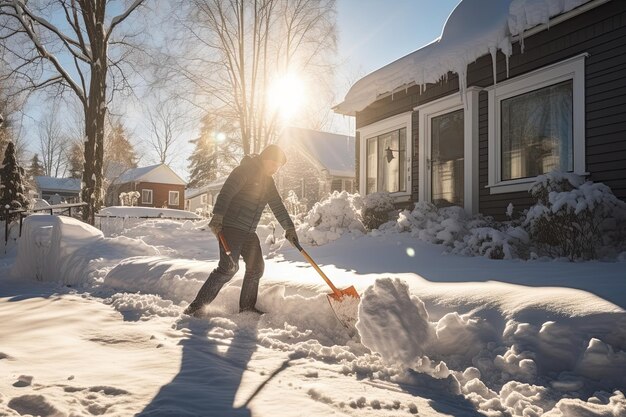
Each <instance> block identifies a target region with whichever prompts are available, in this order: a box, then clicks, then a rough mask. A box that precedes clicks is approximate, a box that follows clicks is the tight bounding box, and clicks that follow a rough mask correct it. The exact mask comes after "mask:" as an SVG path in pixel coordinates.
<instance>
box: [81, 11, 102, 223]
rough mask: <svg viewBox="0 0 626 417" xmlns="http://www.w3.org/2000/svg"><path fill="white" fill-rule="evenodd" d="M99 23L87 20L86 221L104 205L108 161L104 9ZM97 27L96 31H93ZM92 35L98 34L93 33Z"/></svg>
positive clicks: (97, 20)
mask: <svg viewBox="0 0 626 417" xmlns="http://www.w3.org/2000/svg"><path fill="white" fill-rule="evenodd" d="M96 9H97V11H98V12H99V13H95V14H94V16H95V18H96V21H95V22H93V21H92V22H87V24H86V26H87V31H88V33H89V35H90V36H89V37H90V39H91V47H92V53H93V60H92V63H91V76H90V82H89V94H88V96H87V97H88V99H87V105H86V106H85V165H84V170H83V184H82V200H83V202H85V203H87V206H86V207H85V209H84V210H83V221H85V222H88V223H89V224H91V225H94V224H95V214H96V213H97V212H98V211H99V210H100V208H101V207H102V205H103V190H102V179H103V172H102V166H103V162H104V121H105V115H106V76H107V68H108V67H107V65H106V64H107V61H106V60H107V43H106V41H105V39H104V36H99V35H100V34H102V33H104V29H103V27H104V25H103V20H104V8H103V7H101V8H96ZM92 29H93V31H92ZM92 34H93V35H94V36H92Z"/></svg>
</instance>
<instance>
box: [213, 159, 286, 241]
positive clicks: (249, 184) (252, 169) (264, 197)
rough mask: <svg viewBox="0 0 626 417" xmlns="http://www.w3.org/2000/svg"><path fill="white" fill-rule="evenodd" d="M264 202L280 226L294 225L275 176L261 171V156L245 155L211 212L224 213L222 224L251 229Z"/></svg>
mask: <svg viewBox="0 0 626 417" xmlns="http://www.w3.org/2000/svg"><path fill="white" fill-rule="evenodd" d="M267 204H269V206H270V208H271V209H272V212H273V213H274V216H275V217H276V220H278V222H279V223H280V225H281V226H282V227H283V229H285V230H287V229H289V228H293V227H294V225H293V222H292V221H291V218H290V217H289V213H288V212H287V209H286V208H285V205H284V204H283V200H282V199H281V198H280V194H278V190H277V189H276V184H275V183H274V179H273V178H272V177H271V176H268V175H265V174H264V173H263V169H262V165H261V159H260V158H259V157H258V156H254V157H249V156H246V157H244V158H243V160H242V161H241V164H240V165H239V166H238V167H237V168H235V169H234V170H233V171H232V172H231V173H230V175H229V176H228V178H227V179H226V182H224V185H223V186H222V190H221V191H220V193H219V195H218V196H217V200H216V201H215V206H214V207H213V214H221V215H222V216H224V222H223V225H224V227H234V228H235V229H239V230H245V231H248V232H254V231H255V230H256V227H257V225H258V224H259V220H260V219H261V214H262V213H263V209H265V206H266V205H267Z"/></svg>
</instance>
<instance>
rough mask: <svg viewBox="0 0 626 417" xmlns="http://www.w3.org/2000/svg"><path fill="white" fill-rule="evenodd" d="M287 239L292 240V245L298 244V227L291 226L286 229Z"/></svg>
mask: <svg viewBox="0 0 626 417" xmlns="http://www.w3.org/2000/svg"><path fill="white" fill-rule="evenodd" d="M285 239H287V240H288V241H289V242H291V244H292V245H294V246H297V245H298V243H299V241H298V234H297V233H296V229H294V228H289V229H287V230H285Z"/></svg>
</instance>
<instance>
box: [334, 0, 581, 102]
mask: <svg viewBox="0 0 626 417" xmlns="http://www.w3.org/2000/svg"><path fill="white" fill-rule="evenodd" d="M589 1H590V0H502V1H492V0H463V1H461V2H460V3H459V4H458V6H457V7H456V8H455V9H454V10H453V11H452V13H451V14H450V16H449V17H448V20H447V21H446V23H445V25H444V28H443V31H442V34H441V37H440V38H439V39H436V40H435V41H433V42H432V43H430V44H428V45H426V46H424V47H422V48H420V49H418V50H417V51H415V52H413V53H411V54H409V55H406V56H404V57H402V58H400V59H398V60H396V61H394V62H392V63H391V64H389V65H387V66H385V67H383V68H380V69H378V70H376V71H374V72H373V73H371V74H369V75H367V76H365V77H364V78H362V79H360V80H359V81H357V82H356V83H355V84H354V85H353V86H352V88H350V90H349V91H348V93H347V94H346V97H345V98H344V101H343V102H342V103H340V104H339V105H337V106H336V108H335V109H336V111H337V112H339V113H342V114H354V113H355V112H358V111H361V110H363V109H364V108H365V107H367V106H368V105H370V104H371V103H373V102H374V101H376V100H377V99H378V98H379V97H380V95H382V94H386V93H393V92H395V91H398V90H399V89H405V88H406V87H407V86H410V85H412V84H416V85H419V86H425V85H426V84H429V83H436V82H438V81H440V80H441V79H442V78H444V77H445V76H446V75H447V74H448V72H449V71H453V72H456V73H457V74H458V75H459V83H460V91H461V93H462V95H463V96H464V91H465V87H466V80H467V76H466V75H467V66H468V65H469V64H470V63H472V62H474V61H476V60H477V59H478V58H479V57H481V56H483V55H486V54H490V55H491V56H492V62H493V65H494V66H495V62H496V59H495V56H496V53H497V51H501V52H502V53H503V54H504V55H505V56H506V59H507V73H508V59H509V57H510V56H511V54H512V49H513V48H512V41H513V36H515V35H521V34H522V33H523V31H525V30H528V29H530V28H532V27H534V26H536V25H538V24H542V23H548V22H549V19H550V18H551V17H554V16H557V15H559V14H562V13H565V12H568V11H570V10H572V9H574V8H576V7H578V6H580V5H581V4H584V3H587V2H589ZM495 73H496V71H494V74H495Z"/></svg>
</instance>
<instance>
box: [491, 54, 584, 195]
mask: <svg viewBox="0 0 626 417" xmlns="http://www.w3.org/2000/svg"><path fill="white" fill-rule="evenodd" d="M588 56H589V54H587V53H584V54H581V55H577V56H575V57H572V58H569V59H566V60H564V61H561V62H558V63H556V64H552V65H549V66H547V67H543V68H540V69H538V70H536V71H533V72H530V73H528V74H525V75H521V76H519V77H516V78H514V79H512V80H508V81H505V82H502V83H499V84H497V85H495V86H492V87H490V88H489V89H488V92H489V180H488V185H487V188H489V193H490V194H502V193H510V192H518V191H528V190H530V186H531V185H532V184H533V182H535V180H536V177H530V178H520V179H513V180H506V181H503V180H502V179H501V176H502V166H501V163H502V161H501V156H500V155H501V138H500V134H501V129H500V124H501V118H500V108H501V105H500V103H501V102H502V100H505V99H507V98H510V97H514V96H517V95H520V94H524V93H528V92H531V91H534V90H538V89H540V88H544V87H548V86H551V85H554V84H558V83H560V82H564V81H568V80H572V84H573V91H572V94H573V96H572V97H573V103H572V104H573V142H574V143H573V152H574V161H573V162H574V173H576V174H579V175H585V174H586V168H585V58H586V57H588Z"/></svg>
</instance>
